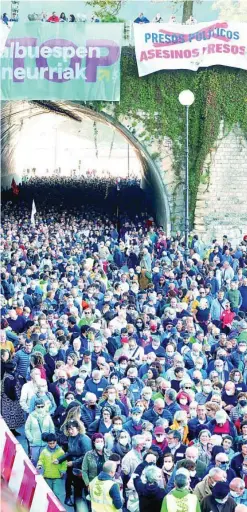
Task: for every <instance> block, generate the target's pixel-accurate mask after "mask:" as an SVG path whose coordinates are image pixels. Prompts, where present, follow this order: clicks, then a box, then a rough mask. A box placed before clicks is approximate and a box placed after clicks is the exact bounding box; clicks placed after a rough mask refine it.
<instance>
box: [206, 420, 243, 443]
mask: <svg viewBox="0 0 247 512" xmlns="http://www.w3.org/2000/svg"><path fill="white" fill-rule="evenodd" d="M228 421H229V426H230V432H229V435H230V436H232V437H233V439H235V437H237V429H236V427H235V425H233V423H232V421H230V420H228ZM215 426H216V420H211V421H209V423H207V425H206V428H207V429H208V430H209V432H211V434H214V428H215Z"/></svg>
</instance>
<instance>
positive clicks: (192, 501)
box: [166, 494, 197, 512]
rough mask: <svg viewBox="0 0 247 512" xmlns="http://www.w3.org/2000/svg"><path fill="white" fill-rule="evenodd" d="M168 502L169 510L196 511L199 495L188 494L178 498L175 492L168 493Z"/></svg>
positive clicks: (172, 511) (170, 511)
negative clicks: (174, 494)
mask: <svg viewBox="0 0 247 512" xmlns="http://www.w3.org/2000/svg"><path fill="white" fill-rule="evenodd" d="M166 504H167V511H168V512H196V506H197V497H196V496H195V495H194V494H186V496H184V497H183V498H176V497H175V496H173V494H167V496H166Z"/></svg>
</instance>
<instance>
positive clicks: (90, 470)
mask: <svg viewBox="0 0 247 512" xmlns="http://www.w3.org/2000/svg"><path fill="white" fill-rule="evenodd" d="M109 457H110V453H109V452H107V451H106V450H104V452H103V458H104V462H106V461H107V460H108V459H109ZM98 460H99V456H98V453H97V452H96V450H90V451H89V452H87V453H86V455H85V457H84V459H83V463H82V478H83V480H84V483H85V485H86V486H88V485H89V482H91V481H92V480H93V479H94V478H95V477H96V476H97V474H98Z"/></svg>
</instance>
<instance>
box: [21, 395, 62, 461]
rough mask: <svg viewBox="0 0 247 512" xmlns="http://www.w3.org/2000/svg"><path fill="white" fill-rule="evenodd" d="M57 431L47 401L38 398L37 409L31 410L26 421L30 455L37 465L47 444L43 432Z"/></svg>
mask: <svg viewBox="0 0 247 512" xmlns="http://www.w3.org/2000/svg"><path fill="white" fill-rule="evenodd" d="M45 433H49V434H51V433H52V434H54V433H55V426H54V423H53V421H52V419H51V416H50V414H49V413H48V412H47V411H46V408H45V402H44V400H42V398H38V399H36V402H35V409H34V411H33V412H31V413H30V414H29V416H28V418H27V421H26V423H25V435H26V437H27V439H28V442H29V445H30V456H31V461H32V463H33V465H34V466H36V464H37V461H38V459H39V455H40V452H41V450H42V448H44V446H45V445H46V443H45V441H43V438H42V436H43V434H45Z"/></svg>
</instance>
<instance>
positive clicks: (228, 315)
mask: <svg viewBox="0 0 247 512" xmlns="http://www.w3.org/2000/svg"><path fill="white" fill-rule="evenodd" d="M234 317H235V313H234V312H233V311H230V309H229V311H227V310H226V309H225V311H223V313H222V314H221V317H220V320H221V322H222V327H223V328H224V327H226V326H227V324H231V323H232V321H233V318H234Z"/></svg>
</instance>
